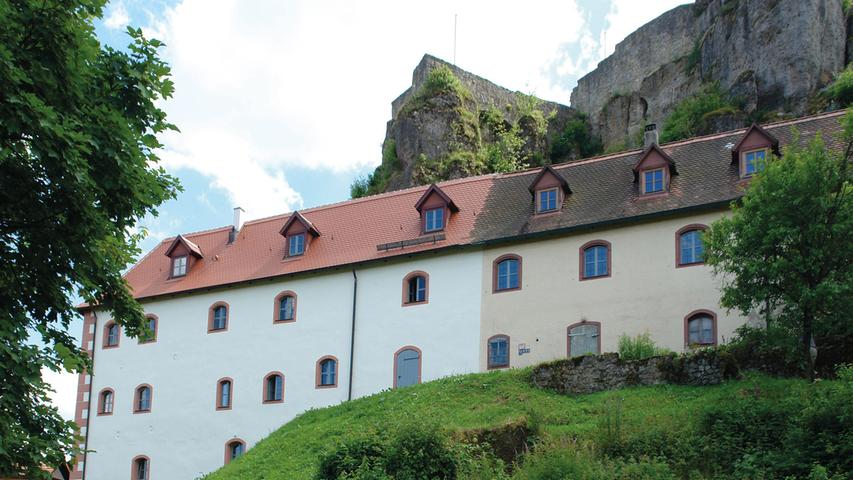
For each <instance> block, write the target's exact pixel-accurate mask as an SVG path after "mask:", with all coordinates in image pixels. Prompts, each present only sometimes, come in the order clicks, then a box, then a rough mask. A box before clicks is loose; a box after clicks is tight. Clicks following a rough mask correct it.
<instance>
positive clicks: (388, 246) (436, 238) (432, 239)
mask: <svg viewBox="0 0 853 480" xmlns="http://www.w3.org/2000/svg"><path fill="white" fill-rule="evenodd" d="M444 239H445V236H444V234H443V233H436V234H433V235H424V236H421V237H418V238H413V239H411V240H402V241H400V242H390V243H381V244H379V245H377V246H376V251H378V252H387V251H388V250H394V249H397V248H406V247H413V246H415V245H423V244H425V243H438V242H440V241H442V240H444Z"/></svg>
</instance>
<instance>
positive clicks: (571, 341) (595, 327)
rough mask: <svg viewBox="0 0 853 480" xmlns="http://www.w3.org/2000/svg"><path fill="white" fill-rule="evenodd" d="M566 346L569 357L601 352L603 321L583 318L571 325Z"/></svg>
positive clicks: (568, 329)
mask: <svg viewBox="0 0 853 480" xmlns="http://www.w3.org/2000/svg"><path fill="white" fill-rule="evenodd" d="M567 333H568V339H567V340H566V348H567V353H568V355H569V357H580V356H581V355H598V354H600V353H601V322H590V321H587V320H583V321H581V322H580V323H575V324H573V325H569V327H568V328H567Z"/></svg>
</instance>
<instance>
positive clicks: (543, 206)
mask: <svg viewBox="0 0 853 480" xmlns="http://www.w3.org/2000/svg"><path fill="white" fill-rule="evenodd" d="M538 197H539V203H538V204H537V207H536V211H537V212H538V213H545V212H553V211H555V210H557V189H556V188H549V189H546V190H540V191H539V194H538Z"/></svg>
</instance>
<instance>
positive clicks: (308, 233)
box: [278, 212, 320, 258]
mask: <svg viewBox="0 0 853 480" xmlns="http://www.w3.org/2000/svg"><path fill="white" fill-rule="evenodd" d="M278 233H280V234H281V235H283V236H284V238H285V247H284V249H285V250H284V252H285V253H284V256H285V257H286V258H294V257H301V256H302V255H304V254H305V252H306V251H307V250H308V247H309V245H310V244H311V241H312V240H313V239H316V238H317V237H319V236H320V231H319V230H317V228H316V227H315V226H314V224H313V223H311V222H310V221H309V220H308V219H307V218H305V217H304V216H302V214H301V213H299V212H293V214H291V215H290V218H288V219H287V222H285V223H284V226H283V227H281V230H279V232H278Z"/></svg>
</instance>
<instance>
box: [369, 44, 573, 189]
mask: <svg viewBox="0 0 853 480" xmlns="http://www.w3.org/2000/svg"><path fill="white" fill-rule="evenodd" d="M436 68H447V69H449V70H450V72H452V75H453V76H454V77H455V78H456V79H458V81H459V83H460V84H461V89H460V91H462V92H463V93H459V92H457V91H442V92H439V93H435V94H429V95H425V94H424V87H425V85H426V83H427V81H428V77H429V75H430V72H431V71H433V70H434V69H436ZM577 118H579V116H578V114H577V112H576V111H575V110H574V109H572V108H570V107H567V106H565V105H561V104H558V103H554V102H547V101H542V100H539V99H536V98H534V97H531V96H528V95H524V94H521V93H519V92H513V91H510V90H508V89H506V88H503V87H501V86H498V85H496V84H494V83H492V82H490V81H488V80H486V79H484V78H481V77H478V76H477V75H474V74H472V73H470V72H467V71H465V70H462V69H460V68H457V67H456V66H454V65H452V64H450V63H448V62H445V61H443V60H441V59H438V58H436V57H433V56H431V55H424V57H423V59H422V60H421V62H420V63H419V64H418V66H417V67H416V68H415V70H414V72H413V74H412V85H411V87H409V88H408V89H407V90H406V91H405V92H403V93H402V94H401V95H400V96H399V97H397V98H396V99H395V100H394V101H393V102H392V104H391V120H390V121H389V122H388V124H387V127H386V135H385V141H384V144H383V165H382V166H380V167H379V168H378V169H377V171H376V172H375V173H374V174H373V175H374V176H375V177H378V176H380V175H381V176H382V177H383V178H377V179H375V181H374V182H373V183H374V185H373V186H372V187H371V188H370V189H369V190H368V191H367V192H366V193H377V191H390V190H397V189H401V188H406V187H409V186H413V185H418V184H425V183H429V182H432V181H437V180H446V179H449V178H458V177H464V176H468V175H476V174H480V173H491V172H493V171H502V170H501V169H506V168H509V169H512V165H515V167H516V168H521V167H524V166H527V165H535V164H543V163H548V162H550V161H551V158H550V156H549V154H550V152H551V145H552V144H553V142H554V141H555V140H556V139H557V138H558V136H559V135H560V134H561V133H562V132H563V131H564V129H565V128H566V126H567V125H568V123H569V122H571V121H572V120H574V119H577ZM507 132H509V134H510V135H507ZM516 141H517V143H513V142H516ZM579 155H580V154H579V153H572V152H568V153H565V154H555V156H556V157H557V160H558V161H559V160H564V159H569V158H573V157H577V156H579ZM501 156H506V157H511V158H509V160H508V161H509V162H510V167H507V166H506V165H504V164H501V159H500V158H498V157H501ZM487 157H488V158H487ZM513 158H515V159H519V161H518V162H516V163H515V164H512V162H511V160H512V159H513Z"/></svg>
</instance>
